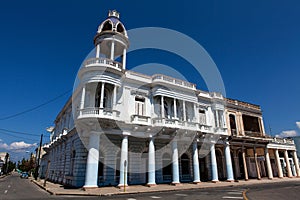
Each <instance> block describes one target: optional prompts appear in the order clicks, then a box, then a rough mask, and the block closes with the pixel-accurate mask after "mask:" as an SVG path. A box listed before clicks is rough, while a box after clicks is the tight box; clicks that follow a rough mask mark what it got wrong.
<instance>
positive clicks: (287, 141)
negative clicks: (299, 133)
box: [272, 137, 295, 145]
mask: <svg viewBox="0 0 300 200" xmlns="http://www.w3.org/2000/svg"><path fill="white" fill-rule="evenodd" d="M272 142H273V143H277V144H292V145H293V144H295V142H294V140H293V139H290V138H276V137H275V138H273V140H272Z"/></svg>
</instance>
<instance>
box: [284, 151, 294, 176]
mask: <svg viewBox="0 0 300 200" xmlns="http://www.w3.org/2000/svg"><path fill="white" fill-rule="evenodd" d="M284 159H285V164H286V170H287V176H288V177H292V171H291V165H290V161H289V155H288V152H287V150H284Z"/></svg>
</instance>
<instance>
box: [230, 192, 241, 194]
mask: <svg viewBox="0 0 300 200" xmlns="http://www.w3.org/2000/svg"><path fill="white" fill-rule="evenodd" d="M227 194H243V192H227Z"/></svg>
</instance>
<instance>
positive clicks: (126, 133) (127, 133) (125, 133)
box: [122, 130, 131, 137]
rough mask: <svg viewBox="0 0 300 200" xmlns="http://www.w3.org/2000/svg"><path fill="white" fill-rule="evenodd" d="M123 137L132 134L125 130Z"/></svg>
mask: <svg viewBox="0 0 300 200" xmlns="http://www.w3.org/2000/svg"><path fill="white" fill-rule="evenodd" d="M122 135H123V137H128V136H129V135H131V132H130V131H128V130H123V131H122Z"/></svg>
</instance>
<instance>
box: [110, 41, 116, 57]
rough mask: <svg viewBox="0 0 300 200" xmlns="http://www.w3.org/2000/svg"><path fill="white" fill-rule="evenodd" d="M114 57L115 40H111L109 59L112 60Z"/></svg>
mask: <svg viewBox="0 0 300 200" xmlns="http://www.w3.org/2000/svg"><path fill="white" fill-rule="evenodd" d="M114 57H115V40H112V41H111V49H110V59H111V60H114Z"/></svg>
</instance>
